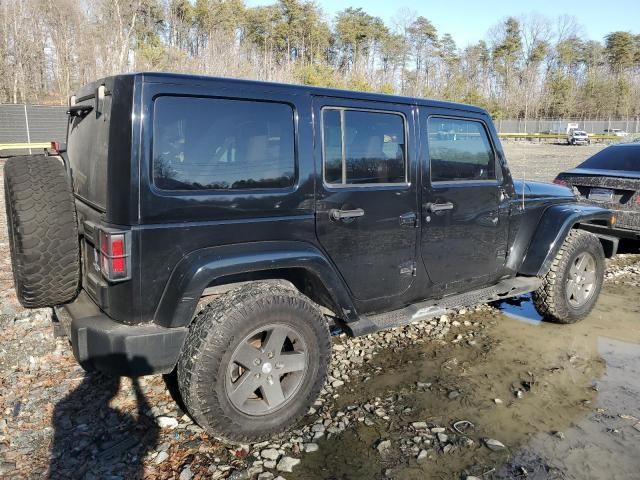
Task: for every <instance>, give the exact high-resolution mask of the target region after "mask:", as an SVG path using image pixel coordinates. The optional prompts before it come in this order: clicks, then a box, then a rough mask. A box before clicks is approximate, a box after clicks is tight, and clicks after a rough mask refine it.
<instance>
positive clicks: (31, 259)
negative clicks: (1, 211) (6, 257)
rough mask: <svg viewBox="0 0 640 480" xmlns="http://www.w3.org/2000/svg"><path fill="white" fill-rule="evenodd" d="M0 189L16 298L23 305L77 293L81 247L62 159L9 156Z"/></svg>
mask: <svg viewBox="0 0 640 480" xmlns="http://www.w3.org/2000/svg"><path fill="white" fill-rule="evenodd" d="M4 194H5V208H6V211H7V229H8V233H9V248H10V250H11V266H12V267H13V280H14V283H15V288H16V295H17V296H18V300H19V301H20V303H21V304H22V305H23V306H24V307H26V308H40V307H51V306H54V305H60V304H64V303H67V302H70V301H71V300H73V299H74V298H75V297H76V296H77V294H78V286H79V282H80V253H79V244H78V227H77V224H76V209H75V204H74V199H73V193H72V191H71V185H70V182H69V177H68V175H67V173H66V170H65V168H64V165H63V164H62V162H61V161H60V160H58V159H56V158H54V157H46V156H42V155H39V156H21V157H13V158H10V159H9V160H7V163H6V164H5V166H4Z"/></svg>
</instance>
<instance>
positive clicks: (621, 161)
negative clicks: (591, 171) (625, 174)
mask: <svg viewBox="0 0 640 480" xmlns="http://www.w3.org/2000/svg"><path fill="white" fill-rule="evenodd" d="M578 168H595V169H598V170H626V171H630V172H638V171H640V145H635V144H626V145H612V146H610V147H607V148H605V149H604V150H601V151H599V152H598V153H596V154H595V155H594V156H592V157H591V158H589V159H587V160H586V161H584V162H582V163H581V164H580V165H578Z"/></svg>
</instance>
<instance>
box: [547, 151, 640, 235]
mask: <svg viewBox="0 0 640 480" xmlns="http://www.w3.org/2000/svg"><path fill="white" fill-rule="evenodd" d="M554 183H557V184H560V185H566V186H569V187H574V189H575V190H577V193H578V192H579V194H580V196H581V197H583V198H584V199H586V200H587V201H589V202H592V203H596V204H598V205H600V206H604V207H607V208H609V209H611V210H613V211H614V212H615V214H616V215H615V217H616V222H615V225H614V233H615V235H616V236H618V237H619V238H626V239H633V240H640V143H620V144H617V145H611V146H609V147H607V148H605V149H603V150H601V151H599V152H598V153H596V154H595V155H594V156H592V157H590V158H588V159H587V160H585V161H584V162H582V163H581V164H580V165H578V166H577V167H576V168H574V169H573V170H568V171H566V172H562V173H560V174H559V175H558V176H557V177H556V179H555V180H554ZM594 229H596V230H597V229H598V226H597V225H596V226H594Z"/></svg>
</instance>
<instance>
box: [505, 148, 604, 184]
mask: <svg viewBox="0 0 640 480" xmlns="http://www.w3.org/2000/svg"><path fill="white" fill-rule="evenodd" d="M502 147H503V149H504V153H505V155H506V156H507V162H508V163H509V167H510V168H511V174H512V175H513V177H514V178H520V179H521V178H523V177H526V178H527V179H528V180H540V181H542V182H551V181H553V179H554V178H555V177H556V175H557V174H558V173H559V172H561V171H563V170H568V169H570V168H574V167H575V166H576V165H578V164H579V163H581V162H583V161H584V160H586V159H587V158H589V157H590V156H592V155H594V154H595V153H597V152H599V151H600V150H602V149H603V148H605V147H606V145H605V144H603V143H594V144H591V145H581V146H572V145H566V144H553V143H534V142H516V141H503V142H502Z"/></svg>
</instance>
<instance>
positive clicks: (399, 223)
mask: <svg viewBox="0 0 640 480" xmlns="http://www.w3.org/2000/svg"><path fill="white" fill-rule="evenodd" d="M100 85H105V87H106V89H107V92H108V95H107V97H106V98H105V101H104V103H105V105H106V106H105V107H103V108H101V109H100V110H101V112H102V113H100V114H98V113H93V112H92V113H90V114H89V115H94V116H95V118H93V117H92V118H91V119H90V122H87V124H88V125H87V127H85V130H86V131H84V132H79V131H74V126H73V124H72V122H73V121H71V124H70V130H69V138H68V152H67V156H68V158H67V162H68V164H69V165H70V169H71V175H72V179H73V182H74V189H75V192H76V199H77V201H76V205H77V211H78V218H79V224H80V230H81V235H82V240H81V241H82V242H83V248H84V250H85V252H87V251H91V245H92V242H94V240H93V233H92V229H93V227H95V226H96V225H104V226H109V227H115V228H121V229H130V230H131V232H132V237H131V238H132V251H131V253H132V268H133V272H132V273H133V274H132V278H131V280H127V281H125V282H120V283H112V284H110V283H108V282H106V281H105V280H104V279H103V278H102V277H101V276H100V275H99V273H98V272H96V271H94V270H92V268H91V265H90V262H91V260H90V258H86V256H85V258H84V264H83V280H82V282H83V285H82V287H83V289H84V290H85V292H86V293H87V294H88V295H83V297H82V298H83V302H84V303H85V304H86V302H87V301H88V298H90V299H91V301H92V302H93V303H95V304H96V308H95V309H93V307H87V308H88V309H89V310H91V315H93V316H98V315H104V314H106V315H107V316H108V317H110V319H109V322H110V325H111V324H112V323H113V322H116V323H117V324H125V325H134V324H135V325H155V326H157V327H158V328H160V329H163V331H164V330H167V331H168V330H174V329H175V330H176V331H177V330H183V329H184V327H186V326H188V324H189V323H190V321H191V318H192V316H193V312H194V310H195V308H196V304H197V302H198V301H199V299H200V297H201V295H202V293H203V290H204V289H205V288H207V287H210V286H215V285H220V284H225V283H229V282H238V281H246V280H251V279H256V278H284V279H287V280H290V281H291V282H292V283H294V284H295V285H296V286H297V287H298V288H300V289H301V290H302V291H303V292H305V293H307V294H309V295H310V296H311V297H312V298H313V299H314V300H315V301H316V302H318V303H321V304H323V305H324V306H326V307H328V308H329V309H331V310H332V311H333V312H334V313H335V315H336V316H337V317H338V319H339V320H340V321H342V322H345V323H348V322H350V321H355V320H357V319H358V318H359V317H360V316H361V315H366V314H371V313H379V312H385V311H390V310H394V309H398V308H401V307H404V306H406V305H409V304H411V303H415V302H418V301H420V300H424V299H429V298H439V297H442V296H445V295H449V294H454V293H461V292H465V291H469V290H472V289H475V288H479V287H481V286H488V285H491V284H493V283H496V282H497V281H498V280H499V279H503V278H508V277H513V276H516V275H518V274H521V275H533V276H535V275H541V274H544V273H545V268H548V265H549V262H550V261H551V259H552V258H553V257H554V255H555V253H556V251H557V249H558V248H559V246H560V244H561V243H562V241H563V239H564V236H565V235H566V233H567V232H568V230H569V229H570V228H572V227H573V226H574V225H575V224H576V223H580V222H583V221H585V220H591V219H602V220H604V221H606V220H607V219H608V218H609V213H608V211H607V210H605V209H602V208H597V207H594V206H586V205H582V204H579V203H577V201H576V199H575V197H574V195H573V194H572V192H571V191H570V190H569V189H568V188H564V187H560V186H556V185H547V184H540V183H535V182H528V183H526V184H522V182H514V181H513V180H512V178H511V175H510V173H509V169H508V167H507V163H506V159H505V156H504V153H503V151H502V147H501V145H500V141H499V139H498V136H497V134H496V131H495V129H494V126H493V123H492V121H491V119H490V117H489V115H488V114H487V112H485V111H484V110H482V109H480V108H477V107H473V106H468V105H461V104H454V103H447V102H440V101H431V100H425V99H413V98H404V97H394V96H387V95H378V94H370V93H359V92H346V91H339V90H329V89H318V88H310V87H303V86H292V85H279V84H269V83H261V82H250V81H240V80H230V79H220V78H208V77H198V76H186V75H174V74H159V73H149V74H146V73H145V74H133V75H122V76H116V77H110V78H107V79H104V80H100V81H98V82H96V83H94V84H91V85H88V86H87V87H85V88H84V89H83V90H82V91H81V92H79V93H78V95H77V99H78V100H77V101H78V103H82V102H87V103H92V102H95V101H96V99H95V98H94V96H95V91H96V89H97V88H98V87H99V86H100ZM158 95H180V96H192V97H220V98H230V99H248V100H258V101H279V102H284V103H287V104H289V105H291V106H292V108H293V110H294V122H295V142H296V143H295V151H296V181H295V184H294V186H293V187H291V188H286V189H281V190H264V191H260V190H244V191H241V190H230V191H223V192H222V191H180V192H169V191H162V190H159V189H157V188H156V187H155V186H154V185H153V182H152V180H151V174H152V165H151V162H152V160H151V154H152V148H151V147H152V134H153V131H152V123H153V108H154V103H153V102H154V98H156V97H157V96H158ZM327 106H337V107H346V108H355V109H371V110H376V111H390V112H394V113H399V114H401V115H402V116H403V117H404V119H405V128H406V135H407V138H406V151H407V155H408V178H407V182H406V184H402V185H393V186H388V185H384V186H374V185H369V186H367V187H366V188H360V187H358V186H352V187H351V186H346V187H343V188H332V187H330V186H327V185H325V184H324V182H323V176H322V142H321V138H320V118H321V116H320V111H321V109H322V108H323V107H327ZM430 115H441V116H446V117H453V118H458V117H459V118H462V119H474V120H477V121H480V122H482V124H483V125H484V126H485V128H486V130H487V132H488V133H489V135H490V138H491V143H492V146H493V149H494V153H495V156H496V162H497V165H496V169H497V175H496V176H497V178H498V179H497V180H491V181H481V182H451V183H449V184H442V183H440V184H438V185H435V184H432V183H431V181H430V174H429V173H430V172H429V153H428V152H429V150H428V145H427V143H428V140H427V135H426V127H427V123H426V122H427V118H428V117H429V116H430ZM91 122H93V123H92V124H93V127H91V126H90V124H91ZM100 122H102V123H100ZM92 129H93V130H92ZM80 156H82V158H80ZM83 162H89V164H90V165H87V164H86V163H85V164H83ZM98 163H99V165H98ZM86 171H90V172H95V174H94V176H93V177H92V176H91V175H86V174H85V173H83V172H86ZM442 202H451V203H452V204H453V209H452V210H448V211H442V212H433V213H432V212H429V211H428V206H429V204H432V203H442ZM332 209H362V210H364V215H363V216H362V217H359V218H355V219H350V220H349V221H335V220H332V219H331V218H330V213H329V212H330V211H331V210H332ZM98 308H99V310H98ZM67 310H73V307H71V308H70V309H69V308H68V309H67ZM76 311H84V310H83V309H81V308H76ZM100 311H101V312H104V313H101V312H100ZM77 315H79V314H76V316H77ZM84 315H88V313H85V314H84ZM72 316H73V315H72ZM74 321H75V320H74ZM97 322H98V323H97V324H96V323H95V322H94V325H93V327H91V328H94V329H100V325H99V320H97ZM76 323H78V322H76ZM83 325H84V326H83V328H88V327H87V326H86V322H85V323H84V324H83ZM96 325H97V326H96ZM91 328H89V329H88V330H87V331H88V332H89V333H87V335H90V334H91ZM123 335H124V334H123ZM181 335H182V334H181ZM174 343H175V342H174ZM178 343H179V342H178ZM172 344H173V343H172ZM177 354H178V352H176V357H177ZM86 355H88V356H89V357H90V356H91V354H90V352H89V353H87V354H86ZM85 360H86V358H85ZM163 363H164V364H163V365H162V366H158V367H157V368H155V370H156V371H166V370H167V369H170V368H169V366H168V365H166V363H167V362H166V361H163ZM169 363H170V362H169ZM145 373H149V372H145Z"/></svg>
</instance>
